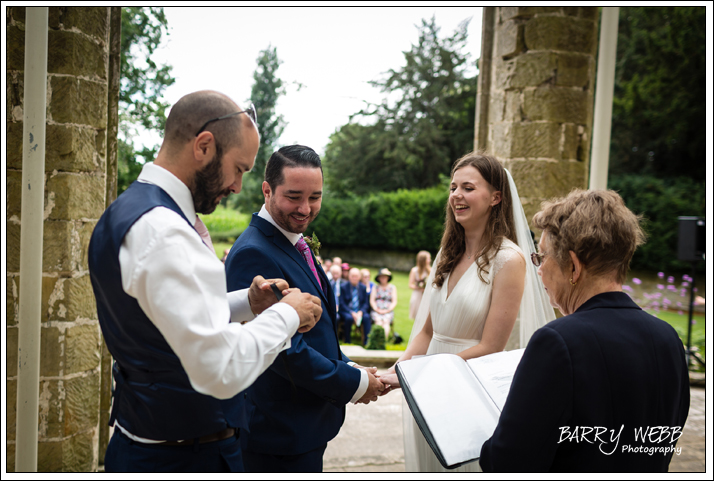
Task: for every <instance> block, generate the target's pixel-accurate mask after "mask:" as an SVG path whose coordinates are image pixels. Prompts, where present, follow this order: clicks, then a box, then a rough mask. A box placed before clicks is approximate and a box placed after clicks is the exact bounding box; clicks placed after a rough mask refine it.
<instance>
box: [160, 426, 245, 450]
mask: <svg viewBox="0 0 714 481" xmlns="http://www.w3.org/2000/svg"><path fill="white" fill-rule="evenodd" d="M236 434H237V431H236V429H235V428H226V429H224V430H223V431H218V432H216V433H213V434H207V435H205V436H201V437H200V438H195V439H184V440H183V441H164V442H163V443H157V445H159V446H190V445H192V444H196V443H197V442H198V444H205V443H213V442H216V441H223V440H224V439H228V438H230V437H233V436H235V435H236Z"/></svg>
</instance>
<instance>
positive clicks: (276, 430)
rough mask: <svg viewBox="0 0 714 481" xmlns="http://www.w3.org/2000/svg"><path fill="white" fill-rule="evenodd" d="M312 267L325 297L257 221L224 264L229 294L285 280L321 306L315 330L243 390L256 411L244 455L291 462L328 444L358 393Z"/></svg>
mask: <svg viewBox="0 0 714 481" xmlns="http://www.w3.org/2000/svg"><path fill="white" fill-rule="evenodd" d="M313 262H314V263H315V267H316V269H317V272H318V275H319V276H320V281H321V282H322V286H323V289H324V290H323V289H321V288H320V286H319V285H318V283H317V279H315V276H314V275H313V273H312V271H311V270H310V267H309V266H308V265H307V262H305V259H303V257H302V255H301V254H300V253H299V252H298V251H297V249H296V248H295V247H294V246H293V245H292V244H291V243H290V241H288V239H287V238H286V237H285V236H284V235H283V234H282V232H280V231H279V230H278V229H277V228H276V227H275V226H273V225H272V224H271V223H270V222H268V221H266V220H265V219H262V218H260V217H258V215H257V214H253V218H252V220H251V223H250V226H249V227H248V228H247V229H246V230H245V231H244V232H243V234H241V236H240V237H239V238H238V240H237V241H236V242H235V244H234V245H233V248H232V249H231V251H230V254H229V255H228V258H227V259H226V276H227V285H228V290H229V291H234V290H236V289H243V288H246V287H248V286H249V285H250V284H251V282H252V281H253V277H255V276H256V275H261V276H263V277H265V278H266V279H271V278H281V279H285V280H286V281H287V282H288V284H289V285H290V286H291V287H298V288H300V290H301V291H302V292H309V293H310V294H312V295H314V296H317V297H319V298H320V301H321V302H322V317H321V318H320V320H319V321H318V322H317V324H315V327H314V328H312V329H311V330H310V331H308V332H306V333H304V334H301V333H296V334H295V335H294V336H293V338H292V340H291V346H290V348H289V349H287V350H286V351H283V353H281V355H280V356H279V358H278V359H276V360H275V362H274V363H273V364H272V366H270V368H269V369H268V370H267V371H265V372H264V373H263V374H262V375H261V376H260V377H258V379H257V380H256V381H255V383H254V384H253V385H252V386H251V387H250V388H248V390H247V394H248V409H252V410H253V412H252V414H251V418H250V422H249V430H250V433H249V434H247V435H246V439H244V440H243V446H244V448H245V449H247V450H248V451H252V452H257V453H265V454H284V455H295V454H303V453H306V452H307V451H311V450H313V449H315V448H317V447H320V446H323V445H325V444H326V443H327V442H328V441H329V440H331V439H332V438H334V437H335V436H336V435H337V433H338V432H339V430H340V427H341V426H342V423H343V422H344V419H345V405H346V404H347V403H348V402H350V400H351V399H352V396H354V394H355V392H356V391H357V388H358V387H359V384H360V379H361V372H360V370H359V369H355V368H354V367H352V366H349V365H348V364H347V363H348V362H350V360H349V359H348V358H347V357H346V356H344V354H342V352H341V351H340V346H339V343H338V341H337V331H336V326H337V325H336V317H337V316H336V312H335V295H334V293H333V292H332V288H331V287H330V283H329V281H328V280H327V277H326V276H325V272H324V271H323V269H322V266H320V265H319V264H318V263H317V261H315V260H314V256H313ZM239 396H240V394H239ZM241 436H243V434H241Z"/></svg>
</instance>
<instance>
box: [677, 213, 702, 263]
mask: <svg viewBox="0 0 714 481" xmlns="http://www.w3.org/2000/svg"><path fill="white" fill-rule="evenodd" d="M705 228H706V221H705V219H704V217H687V216H681V217H679V244H678V246H677V259H679V260H680V261H689V262H696V261H703V260H704V251H705V247H704V245H705V243H706V234H705Z"/></svg>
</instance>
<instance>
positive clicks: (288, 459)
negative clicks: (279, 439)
mask: <svg viewBox="0 0 714 481" xmlns="http://www.w3.org/2000/svg"><path fill="white" fill-rule="evenodd" d="M325 449H327V444H325V445H324V446H320V447H319V448H317V449H313V450H312V451H308V452H306V453H303V454H294V455H279V454H263V453H253V452H250V451H245V450H244V451H243V462H244V463H245V472H246V473H321V472H322V456H323V455H324V454H325Z"/></svg>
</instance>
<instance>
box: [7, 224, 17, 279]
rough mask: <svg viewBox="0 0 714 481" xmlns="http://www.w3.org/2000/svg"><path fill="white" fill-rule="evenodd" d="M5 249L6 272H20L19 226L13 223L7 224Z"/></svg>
mask: <svg viewBox="0 0 714 481" xmlns="http://www.w3.org/2000/svg"><path fill="white" fill-rule="evenodd" d="M5 235H6V236H7V238H6V240H5V245H6V248H7V266H6V267H5V268H6V269H7V270H6V272H20V226H19V225H18V224H15V223H14V222H8V223H7V232H6V234H5Z"/></svg>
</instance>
